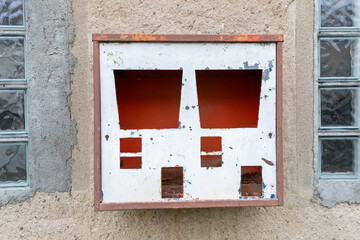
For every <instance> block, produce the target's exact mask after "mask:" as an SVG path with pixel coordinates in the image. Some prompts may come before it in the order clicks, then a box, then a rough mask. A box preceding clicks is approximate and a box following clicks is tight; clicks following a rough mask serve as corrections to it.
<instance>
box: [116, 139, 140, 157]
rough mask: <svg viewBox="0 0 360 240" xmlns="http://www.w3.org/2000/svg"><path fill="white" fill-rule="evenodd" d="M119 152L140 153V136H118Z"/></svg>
mask: <svg viewBox="0 0 360 240" xmlns="http://www.w3.org/2000/svg"><path fill="white" fill-rule="evenodd" d="M120 152H121V153H140V152H141V138H120Z"/></svg>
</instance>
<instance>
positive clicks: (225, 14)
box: [0, 0, 360, 239]
mask: <svg viewBox="0 0 360 240" xmlns="http://www.w3.org/2000/svg"><path fill="white" fill-rule="evenodd" d="M50 2H52V1H50ZM72 7H73V9H72V10H73V12H72V13H73V17H74V20H75V33H76V37H75V41H74V43H73V45H72V46H71V52H72V54H73V55H74V56H75V57H76V58H77V64H76V66H75V69H74V74H73V75H72V85H71V90H72V94H71V104H72V105H71V117H72V119H73V120H74V121H76V130H77V144H76V145H75V146H74V147H73V150H72V158H73V160H74V161H73V165H72V189H71V191H70V192H68V193H59V192H56V193H41V192H38V193H36V194H35V196H34V197H32V198H30V199H28V200H27V201H25V202H21V203H17V204H8V205H6V206H2V207H1V208H0V214H1V216H2V217H1V218H0V230H1V231H0V236H1V238H2V239H18V238H22V237H23V238H24V239H50V238H51V239H180V238H181V239H358V238H359V236H360V206H359V205H356V204H352V205H349V204H347V203H345V204H338V205H336V206H335V207H332V208H326V207H324V206H322V205H321V204H319V202H320V201H321V199H318V198H316V197H314V170H313V149H312V148H313V52H314V50H313V39H314V38H313V20H314V19H313V12H314V4H313V1H312V0H297V1H294V0H293V1H291V0H278V1H274V0H267V1H265V0H253V1H234V0H228V1H215V0H197V1H164V0H160V1H142V0H134V1H115V0H106V1H105V0H97V1H95V0H73V2H72ZM69 14H70V12H69ZM92 33H164V34H174V33H179V34H180V33H181V34H202V33H211V34H232V33H236V34H244V33H246V34H271V33H277V34H283V35H284V37H285V41H284V83H283V89H284V93H283V97H284V106H283V107H284V113H283V118H284V119H283V120H284V123H283V134H284V197H285V199H284V200H285V205H284V207H268V208H263V207H256V208H216V209H183V210H181V209H177V210H142V211H114V212H94V209H93V175H92V172H93V168H92V164H93V117H92V116H93V107H92V106H93V88H92V81H93V79H92V42H91V34H92ZM29 61H31V59H29ZM38 61H40V60H38ZM29 91H31V88H29ZM52 111H54V112H55V111H57V109H52ZM54 144H55V143H54ZM69 146H71V144H70V143H69ZM34 174H36V173H34ZM44 181H46V180H44ZM334 194H335V193H334ZM337 194H339V193H337Z"/></svg>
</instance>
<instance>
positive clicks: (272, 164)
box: [261, 158, 274, 166]
mask: <svg viewBox="0 0 360 240" xmlns="http://www.w3.org/2000/svg"><path fill="white" fill-rule="evenodd" d="M261 160H263V161H264V162H265V163H266V164H268V165H270V166H274V163H273V162H272V161H270V160H267V159H265V158H261Z"/></svg>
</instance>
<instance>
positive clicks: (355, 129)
mask: <svg viewBox="0 0 360 240" xmlns="http://www.w3.org/2000/svg"><path fill="white" fill-rule="evenodd" d="M318 1H319V8H320V9H319V17H320V19H319V24H318V29H317V32H316V34H317V36H318V43H317V45H318V54H317V58H318V59H317V60H318V68H317V73H316V79H315V80H316V82H315V85H316V88H317V90H318V91H317V95H316V96H317V99H318V103H317V105H315V107H316V111H315V112H316V113H317V114H316V116H317V119H316V122H315V126H317V131H316V132H315V138H316V145H317V146H318V148H317V149H318V175H319V178H320V179H323V180H327V179H357V180H360V177H359V161H360V159H359V156H358V151H359V136H360V132H359V130H360V129H359V116H360V115H359V111H360V103H359V99H360V98H359V84H360V82H359V81H360V80H359V77H360V59H359V56H360V54H359V53H360V46H359V36H360V32H359V3H360V2H359V1H357V0H341V1H340V0H318Z"/></svg>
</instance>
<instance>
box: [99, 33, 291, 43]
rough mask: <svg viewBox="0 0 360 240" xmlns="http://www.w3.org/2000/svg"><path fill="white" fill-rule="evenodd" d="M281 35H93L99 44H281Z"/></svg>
mask: <svg viewBox="0 0 360 240" xmlns="http://www.w3.org/2000/svg"><path fill="white" fill-rule="evenodd" d="M283 40H284V38H283V36H282V35H278V34H271V35H256V34H253V35H251V34H250V35H249V34H237V35H176V34H173V35H171V34H170V35H162V34H93V41H99V42H119V41H121V42H282V41H283Z"/></svg>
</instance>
